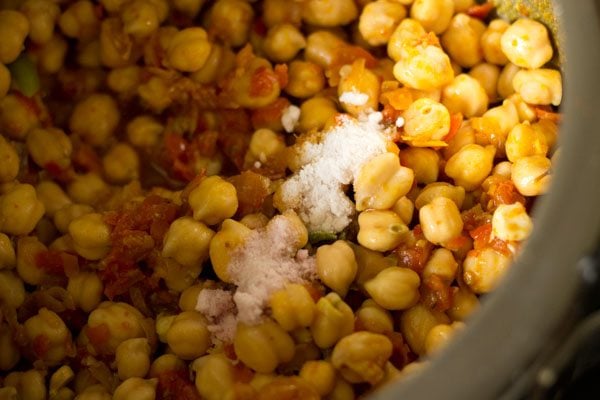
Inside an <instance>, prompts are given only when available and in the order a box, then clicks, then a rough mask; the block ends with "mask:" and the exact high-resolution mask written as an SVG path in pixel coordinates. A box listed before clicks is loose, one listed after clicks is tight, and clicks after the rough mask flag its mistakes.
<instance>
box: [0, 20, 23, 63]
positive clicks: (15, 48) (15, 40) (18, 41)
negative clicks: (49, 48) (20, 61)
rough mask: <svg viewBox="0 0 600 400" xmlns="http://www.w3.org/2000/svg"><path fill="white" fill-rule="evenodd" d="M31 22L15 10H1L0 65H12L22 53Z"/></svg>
mask: <svg viewBox="0 0 600 400" xmlns="http://www.w3.org/2000/svg"><path fill="white" fill-rule="evenodd" d="M29 29H30V26H29V20H28V19H27V17H26V16H25V15H24V14H22V13H20V12H19V11H14V10H0V37H1V38H2V42H1V43H0V63H2V64H10V63H11V62H13V61H15V60H16V59H17V57H18V56H19V54H21V51H22V50H23V44H24V42H25V38H26V37H27V35H28V34H29Z"/></svg>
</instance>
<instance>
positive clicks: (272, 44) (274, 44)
mask: <svg viewBox="0 0 600 400" xmlns="http://www.w3.org/2000/svg"><path fill="white" fill-rule="evenodd" d="M305 46H306V40H305V39H304V36H303V35H302V32H301V31H300V30H299V29H298V28H296V27H295V26H294V25H292V24H289V23H283V24H279V25H275V26H273V27H272V28H270V29H269V31H268V32H267V36H266V37H265V40H264V42H263V51H264V52H265V54H266V55H267V57H268V58H269V59H270V60H272V61H275V62H286V61H290V60H292V59H293V58H294V57H295V56H296V54H298V52H299V51H300V50H302V49H303V48H304V47H305Z"/></svg>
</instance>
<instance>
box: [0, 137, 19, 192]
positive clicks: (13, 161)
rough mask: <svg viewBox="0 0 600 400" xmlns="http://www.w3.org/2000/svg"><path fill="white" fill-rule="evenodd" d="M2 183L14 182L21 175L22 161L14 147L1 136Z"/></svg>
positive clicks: (0, 181)
mask: <svg viewBox="0 0 600 400" xmlns="http://www.w3.org/2000/svg"><path fill="white" fill-rule="evenodd" d="M0 160H2V162H1V163H0V183H8V182H12V181H13V180H14V179H15V178H16V177H17V175H18V174H19V166H20V163H21V161H20V160H19V155H18V154H17V151H16V150H15V148H14V146H13V145H12V144H11V143H10V142H9V141H8V140H6V139H5V138H4V136H0Z"/></svg>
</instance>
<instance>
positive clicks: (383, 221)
mask: <svg viewBox="0 0 600 400" xmlns="http://www.w3.org/2000/svg"><path fill="white" fill-rule="evenodd" d="M358 225H359V231H358V237H357V240H358V243H360V244H361V245H362V246H364V247H366V248H367V249H370V250H375V251H389V250H392V249H394V248H395V247H397V246H398V245H399V244H400V243H401V242H402V239H403V237H404V234H405V233H406V232H408V227H407V226H406V225H405V224H404V221H402V219H401V218H400V217H399V216H398V215H397V214H396V213H394V212H393V211H388V210H386V211H382V210H366V211H363V212H361V213H360V215H359V216H358Z"/></svg>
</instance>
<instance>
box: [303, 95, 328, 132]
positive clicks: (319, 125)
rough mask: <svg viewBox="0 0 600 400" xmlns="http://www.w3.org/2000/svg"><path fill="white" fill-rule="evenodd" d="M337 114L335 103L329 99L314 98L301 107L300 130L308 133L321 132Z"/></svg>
mask: <svg viewBox="0 0 600 400" xmlns="http://www.w3.org/2000/svg"><path fill="white" fill-rule="evenodd" d="M336 113H337V109H336V107H335V103H334V102H333V100H331V99H328V98H327V97H312V98H310V99H308V100H305V101H304V102H303V103H302V104H301V105H300V119H299V120H298V130H299V131H300V132H308V131H311V130H313V129H314V130H321V129H323V127H324V126H325V124H326V123H327V122H328V121H330V119H331V118H333V116H334V115H335V114H336Z"/></svg>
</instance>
